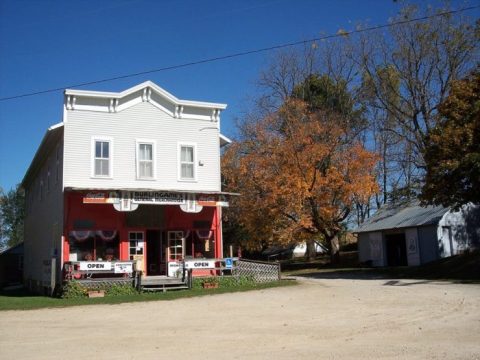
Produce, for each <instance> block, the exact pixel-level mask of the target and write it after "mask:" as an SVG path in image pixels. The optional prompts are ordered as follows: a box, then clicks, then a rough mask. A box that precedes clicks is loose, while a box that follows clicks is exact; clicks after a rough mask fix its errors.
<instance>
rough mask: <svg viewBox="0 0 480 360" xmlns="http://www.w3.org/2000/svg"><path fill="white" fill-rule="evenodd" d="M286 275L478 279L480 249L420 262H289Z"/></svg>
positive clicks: (477, 281)
mask: <svg viewBox="0 0 480 360" xmlns="http://www.w3.org/2000/svg"><path fill="white" fill-rule="evenodd" d="M284 274H285V275H298V276H312V277H316V278H325V279H328V278H331V279H333V278H338V279H341V278H345V279H349V278H351V279H386V278H390V279H425V280H446V281H453V282H468V283H480V251H475V252H471V253H466V254H462V255H456V256H452V257H448V258H444V259H440V260H437V261H433V262H431V263H427V264H424V265H420V266H401V267H386V268H362V267H358V266H357V267H355V266H351V264H348V265H347V264H345V265H344V266H343V267H342V266H341V267H338V266H330V265H328V264H325V263H317V264H305V266H302V265H297V266H296V267H292V266H290V267H289V268H288V270H287V271H285V272H284Z"/></svg>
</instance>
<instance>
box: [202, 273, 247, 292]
mask: <svg viewBox="0 0 480 360" xmlns="http://www.w3.org/2000/svg"><path fill="white" fill-rule="evenodd" d="M203 283H218V287H219V288H233V287H241V286H255V285H256V282H255V280H254V279H253V277H251V276H211V277H205V278H193V289H201V288H202V284H203Z"/></svg>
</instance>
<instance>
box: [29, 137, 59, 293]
mask: <svg viewBox="0 0 480 360" xmlns="http://www.w3.org/2000/svg"><path fill="white" fill-rule="evenodd" d="M62 146H63V143H62V141H59V142H58V143H57V144H56V146H54V147H53V148H52V150H51V151H50V152H49V153H48V154H46V155H45V158H44V159H42V162H41V165H40V166H39V168H38V170H37V171H36V174H35V176H34V177H32V179H31V180H30V181H28V182H27V183H25V184H24V185H23V186H24V188H25V204H26V211H25V223H24V227H25V236H24V244H25V259H24V279H25V281H26V285H28V286H32V287H41V286H48V285H46V284H47V283H49V281H48V274H45V264H44V262H48V261H49V260H50V259H51V258H52V257H54V256H56V257H57V259H58V260H59V261H58V262H57V270H56V274H57V281H59V280H60V277H61V274H60V258H61V256H62V253H61V249H62V244H61V239H62V238H61V236H62V233H63V200H64V199H63V188H62V164H63V162H62V155H63V151H62ZM57 149H58V150H57ZM57 151H58V156H59V159H58V160H59V161H58V164H59V167H58V178H57V173H56V171H57V168H56V166H57V165H56V156H57ZM48 170H50V180H48ZM48 181H50V186H49V187H48V184H47V183H48ZM40 187H42V189H40Z"/></svg>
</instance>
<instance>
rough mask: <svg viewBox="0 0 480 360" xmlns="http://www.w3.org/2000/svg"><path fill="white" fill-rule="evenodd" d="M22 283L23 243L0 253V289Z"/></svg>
mask: <svg viewBox="0 0 480 360" xmlns="http://www.w3.org/2000/svg"><path fill="white" fill-rule="evenodd" d="M22 281H23V242H21V243H19V244H17V245H14V246H12V247H11V248H8V249H6V250H5V251H3V252H1V253H0V288H2V287H3V286H6V285H12V284H19V283H21V282H22Z"/></svg>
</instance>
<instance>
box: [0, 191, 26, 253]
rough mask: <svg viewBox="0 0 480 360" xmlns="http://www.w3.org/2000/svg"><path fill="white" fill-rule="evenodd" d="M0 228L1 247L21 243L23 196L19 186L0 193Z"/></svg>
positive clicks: (23, 213) (23, 212) (23, 211)
mask: <svg viewBox="0 0 480 360" xmlns="http://www.w3.org/2000/svg"><path fill="white" fill-rule="evenodd" d="M0 216H1V219H0V228H1V234H0V235H1V236H0V238H1V242H2V245H3V246H7V247H10V246H13V245H16V244H18V243H20V242H22V241H23V220H24V217H25V196H24V192H23V190H22V189H21V188H20V186H19V185H17V187H16V188H15V189H11V190H10V191H8V192H7V193H4V192H3V190H2V191H1V192H0Z"/></svg>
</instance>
